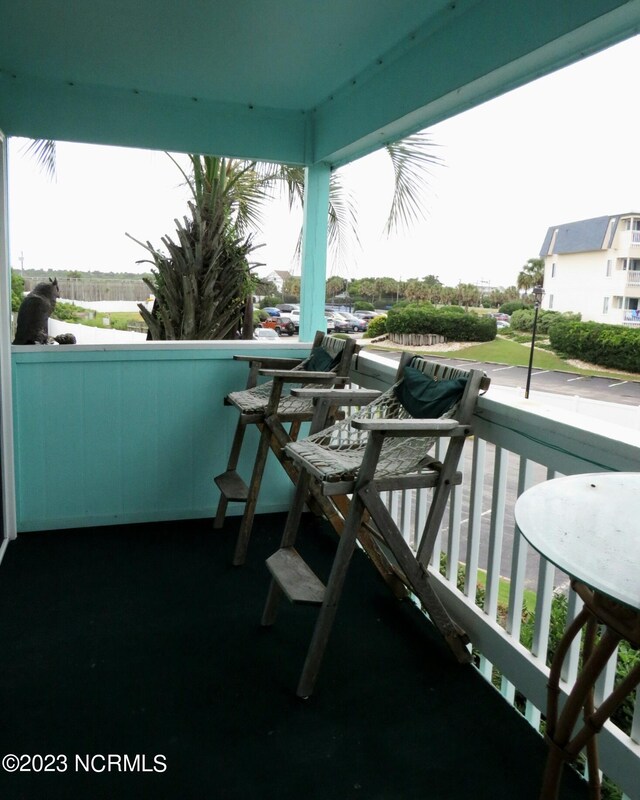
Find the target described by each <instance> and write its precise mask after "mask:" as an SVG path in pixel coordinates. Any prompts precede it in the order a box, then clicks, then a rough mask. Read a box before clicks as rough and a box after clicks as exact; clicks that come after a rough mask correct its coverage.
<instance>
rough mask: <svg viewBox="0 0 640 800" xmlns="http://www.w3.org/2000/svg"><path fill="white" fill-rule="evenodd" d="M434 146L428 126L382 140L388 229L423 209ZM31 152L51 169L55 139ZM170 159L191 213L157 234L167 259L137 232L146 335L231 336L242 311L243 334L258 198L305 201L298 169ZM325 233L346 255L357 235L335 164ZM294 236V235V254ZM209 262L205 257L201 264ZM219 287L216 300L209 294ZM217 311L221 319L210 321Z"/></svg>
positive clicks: (416, 216)
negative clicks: (145, 260)
mask: <svg viewBox="0 0 640 800" xmlns="http://www.w3.org/2000/svg"><path fill="white" fill-rule="evenodd" d="M433 147H434V145H433V143H432V141H431V138H430V136H429V134H428V133H426V132H421V133H416V134H413V135H412V136H409V137H407V138H406V139H404V140H402V141H400V142H396V143H393V144H389V145H387V146H386V151H387V153H388V155H389V158H390V159H391V163H392V166H393V170H394V176H395V184H394V192H393V196H392V198H391V203H390V207H389V213H388V218H387V223H386V228H385V230H386V232H387V233H390V232H392V231H395V230H399V229H402V228H408V227H409V226H410V225H411V224H413V223H414V222H416V221H417V220H418V219H419V218H421V217H422V216H423V215H424V213H425V209H424V205H423V202H422V195H423V189H424V187H425V186H426V185H427V183H428V179H429V177H430V175H431V168H432V167H433V166H435V165H437V164H440V163H441V160H440V158H439V157H438V156H437V155H436V154H435V153H434V152H433ZM32 149H33V151H34V153H35V155H36V158H37V159H38V161H39V162H40V163H41V164H42V165H43V167H44V168H46V169H47V170H48V171H49V173H50V174H55V142H51V141H50V140H37V141H36V142H34V143H33V145H32ZM169 157H170V158H173V157H172V156H169ZM173 160H174V163H176V166H177V167H178V169H180V171H181V172H182V175H183V177H184V179H185V180H186V182H187V184H188V185H189V187H190V189H191V193H192V195H193V199H192V200H191V201H190V202H189V212H190V218H187V217H185V218H184V219H183V221H182V222H178V221H177V222H176V225H177V229H176V234H177V239H178V241H177V242H174V241H173V240H172V239H171V238H170V237H168V236H166V237H163V239H162V243H163V244H164V246H165V248H166V249H167V250H168V251H169V255H168V256H166V255H164V254H163V253H162V252H161V251H159V250H158V249H156V248H154V247H153V245H151V243H150V242H146V243H143V242H139V241H138V240H137V239H135V241H138V243H139V244H141V245H142V246H143V247H144V248H145V249H146V250H147V251H148V252H149V253H150V255H151V263H152V265H153V267H154V268H155V271H154V273H153V276H154V277H153V278H152V279H151V280H147V281H146V283H147V285H148V286H149V288H150V289H151V291H152V292H153V294H154V295H155V297H156V306H155V311H154V312H153V313H152V314H148V312H146V313H145V311H142V312H141V313H143V316H144V317H145V320H146V321H147V324H148V325H149V331H150V335H151V337H152V338H170V339H174V338H184V339H186V338H228V337H230V336H234V335H236V331H237V330H238V329H239V328H241V327H243V326H242V324H241V320H240V317H241V316H242V315H243V314H244V320H245V323H246V324H245V326H244V329H243V330H244V332H243V335H245V336H250V335H251V332H250V325H251V316H252V315H251V314H250V313H249V311H250V306H251V302H250V298H251V293H252V289H253V286H254V283H255V279H254V278H253V276H252V274H251V268H250V265H249V262H248V256H249V254H250V253H251V252H252V251H253V249H254V245H253V243H252V234H253V233H255V232H256V231H259V230H260V224H261V212H262V210H263V208H264V206H265V204H266V203H267V202H268V201H270V200H272V199H273V198H274V196H275V195H276V194H277V193H278V192H281V191H284V192H285V193H286V194H287V196H288V200H289V205H290V206H291V207H293V206H296V205H297V206H300V207H301V206H302V203H303V197H304V168H303V167H300V166H287V165H280V164H271V163H266V162H256V161H246V160H239V159H226V158H219V157H216V156H201V155H190V156H189V160H190V167H191V170H190V174H187V173H186V172H185V171H184V170H183V169H182V167H180V165H179V164H178V163H177V162H176V161H175V159H173ZM52 165H53V166H52ZM131 238H134V237H131ZM328 239H329V247H330V248H331V249H332V251H333V252H334V253H336V254H338V255H340V254H341V253H342V254H343V253H345V252H346V250H347V243H348V240H349V239H355V240H356V242H357V241H358V235H357V217H356V210H355V206H354V203H353V198H352V197H351V196H350V195H349V194H348V193H347V192H346V191H345V189H344V186H343V184H342V181H341V177H340V174H339V172H337V171H336V172H332V174H331V181H330V187H329V219H328ZM300 242H301V237H299V238H298V248H297V250H298V252H299V250H300ZM206 259H210V260H212V261H210V263H206ZM214 262H215V263H214ZM218 291H220V296H219V297H217V296H215V297H214V295H212V294H210V293H211V292H218ZM374 293H375V292H374V291H373V292H371V293H367V294H371V295H373V294H374ZM194 304H195V305H194ZM200 307H201V311H202V318H199V313H200V312H199V311H198V308H200ZM181 315H183V316H181ZM218 316H219V324H214V319H216V318H218Z"/></svg>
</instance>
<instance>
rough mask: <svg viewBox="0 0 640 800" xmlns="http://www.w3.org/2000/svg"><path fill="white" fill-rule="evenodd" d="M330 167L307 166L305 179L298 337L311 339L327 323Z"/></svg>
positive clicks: (307, 340)
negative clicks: (325, 306)
mask: <svg viewBox="0 0 640 800" xmlns="http://www.w3.org/2000/svg"><path fill="white" fill-rule="evenodd" d="M330 177H331V168H330V167H329V165H328V164H325V163H322V162H321V163H318V164H312V165H311V166H310V167H307V169H306V171H305V182H304V227H303V234H302V281H301V287H300V341H301V342H310V341H311V340H312V339H313V336H314V334H315V332H316V331H317V330H324V329H325V326H326V321H325V316H324V294H325V284H326V280H327V222H328V219H329V179H330Z"/></svg>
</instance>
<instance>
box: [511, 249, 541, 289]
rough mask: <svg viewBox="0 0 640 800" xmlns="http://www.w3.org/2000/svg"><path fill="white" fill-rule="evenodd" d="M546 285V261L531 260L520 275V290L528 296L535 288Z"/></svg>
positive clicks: (518, 282) (539, 259)
mask: <svg viewBox="0 0 640 800" xmlns="http://www.w3.org/2000/svg"><path fill="white" fill-rule="evenodd" d="M543 283H544V259H543V258H530V259H529V260H528V261H527V263H526V264H525V265H524V267H522V269H521V270H520V272H519V273H518V280H517V285H518V289H520V290H522V291H524V293H525V294H526V293H527V292H528V291H529V290H530V289H533V287H534V286H542V284H543Z"/></svg>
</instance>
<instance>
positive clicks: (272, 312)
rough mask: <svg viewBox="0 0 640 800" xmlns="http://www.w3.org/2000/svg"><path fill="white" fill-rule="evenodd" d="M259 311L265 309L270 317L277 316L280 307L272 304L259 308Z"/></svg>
mask: <svg viewBox="0 0 640 800" xmlns="http://www.w3.org/2000/svg"><path fill="white" fill-rule="evenodd" d="M260 310H261V311H266V312H267V314H269V316H270V317H279V316H280V309H279V308H274V307H272V306H267V307H266V308H261V309H260Z"/></svg>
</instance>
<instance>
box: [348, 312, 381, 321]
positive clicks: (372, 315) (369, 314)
mask: <svg viewBox="0 0 640 800" xmlns="http://www.w3.org/2000/svg"><path fill="white" fill-rule="evenodd" d="M353 316H354V317H358V319H366V320H369V321H370V320H372V319H375V318H376V317H379V316H380V314H379V313H378V312H377V311H354V312H353Z"/></svg>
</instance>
